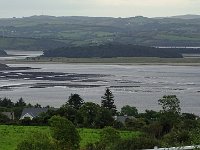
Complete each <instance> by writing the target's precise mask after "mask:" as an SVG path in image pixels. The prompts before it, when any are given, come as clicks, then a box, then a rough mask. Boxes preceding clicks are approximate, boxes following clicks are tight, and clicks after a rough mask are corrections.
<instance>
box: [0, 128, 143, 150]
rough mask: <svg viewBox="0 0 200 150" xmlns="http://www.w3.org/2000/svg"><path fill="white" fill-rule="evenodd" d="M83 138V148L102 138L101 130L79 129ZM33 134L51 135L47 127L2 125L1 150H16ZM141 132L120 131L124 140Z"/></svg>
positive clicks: (0, 130) (0, 129)
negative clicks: (18, 145) (21, 142)
mask: <svg viewBox="0 0 200 150" xmlns="http://www.w3.org/2000/svg"><path fill="white" fill-rule="evenodd" d="M78 131H79V134H80V136H81V143H80V145H81V148H83V147H84V146H85V145H86V144H87V143H95V142H97V141H98V140H99V138H100V131H101V129H86V128H80V129H78ZM33 132H44V133H47V134H50V130H49V127H46V126H13V125H0V150H14V149H15V148H16V147H17V144H18V143H19V142H20V141H22V140H23V139H25V138H28V137H29V135H30V134H31V133H33ZM139 134H140V133H139V132H130V131H120V135H121V137H122V138H124V139H125V138H131V137H136V136H138V135H139Z"/></svg>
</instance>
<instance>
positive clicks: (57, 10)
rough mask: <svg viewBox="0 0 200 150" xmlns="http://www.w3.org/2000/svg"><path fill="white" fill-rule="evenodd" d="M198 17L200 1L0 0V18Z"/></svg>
mask: <svg viewBox="0 0 200 150" xmlns="http://www.w3.org/2000/svg"><path fill="white" fill-rule="evenodd" d="M182 14H200V0H0V18H8V17H23V16H32V15H52V16H112V17H130V16H138V15H142V16H147V17H157V16H174V15H182Z"/></svg>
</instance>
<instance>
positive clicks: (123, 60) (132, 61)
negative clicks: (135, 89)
mask: <svg viewBox="0 0 200 150" xmlns="http://www.w3.org/2000/svg"><path fill="white" fill-rule="evenodd" d="M0 63H2V64H94V65H102V64H104V65H170V66H200V58H155V57H119V58H64V57H55V58H46V57H35V58H34V57H33V58H26V59H15V60H0Z"/></svg>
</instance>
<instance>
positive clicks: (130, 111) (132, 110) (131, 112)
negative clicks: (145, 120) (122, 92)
mask: <svg viewBox="0 0 200 150" xmlns="http://www.w3.org/2000/svg"><path fill="white" fill-rule="evenodd" d="M121 114H122V115H127V116H137V115H138V110H137V109H136V107H131V106H129V105H126V106H123V107H122V108H121Z"/></svg>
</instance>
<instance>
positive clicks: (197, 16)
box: [171, 14, 200, 19]
mask: <svg viewBox="0 0 200 150" xmlns="http://www.w3.org/2000/svg"><path fill="white" fill-rule="evenodd" d="M171 18H178V19H200V15H192V14H188V15H179V16H172V17H171Z"/></svg>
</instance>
